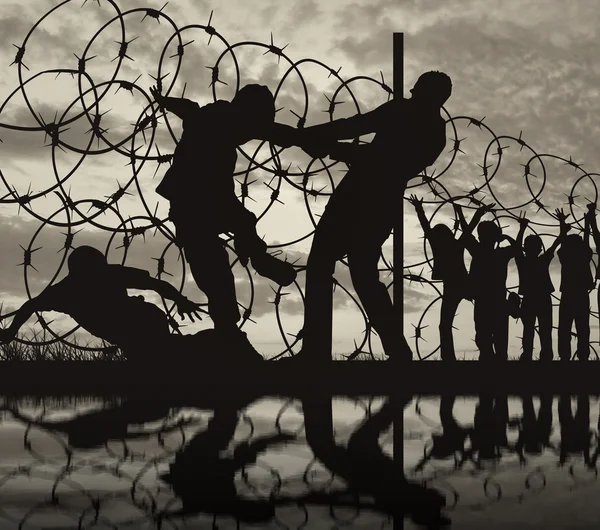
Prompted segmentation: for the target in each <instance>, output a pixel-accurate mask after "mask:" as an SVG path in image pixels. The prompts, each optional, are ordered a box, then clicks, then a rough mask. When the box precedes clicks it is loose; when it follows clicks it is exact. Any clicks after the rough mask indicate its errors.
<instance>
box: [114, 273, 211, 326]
mask: <svg viewBox="0 0 600 530" xmlns="http://www.w3.org/2000/svg"><path fill="white" fill-rule="evenodd" d="M120 273H121V274H122V275H123V276H124V278H123V279H124V283H125V285H126V287H127V288H128V289H138V290H140V291H154V292H155V293H157V294H159V295H160V296H162V297H163V298H166V299H167V300H173V302H175V304H177V310H178V312H179V314H180V315H181V317H182V318H183V316H184V315H185V314H187V315H188V316H189V317H190V320H191V321H192V322H194V318H193V316H192V315H195V316H196V317H197V318H198V319H200V318H201V317H200V315H199V313H198V311H199V309H200V306H199V305H198V304H196V303H195V302H192V301H191V300H189V299H188V298H187V297H185V296H184V295H182V294H181V293H180V292H179V291H178V290H177V289H175V287H173V286H172V285H171V284H170V283H168V282H165V281H164V280H159V279H158V278H152V277H151V276H150V274H149V272H148V271H146V270H143V269H135V268H133V267H121V268H120Z"/></svg>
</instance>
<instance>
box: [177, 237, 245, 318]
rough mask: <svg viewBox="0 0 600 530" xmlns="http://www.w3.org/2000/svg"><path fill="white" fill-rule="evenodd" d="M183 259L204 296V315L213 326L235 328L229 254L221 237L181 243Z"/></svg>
mask: <svg viewBox="0 0 600 530" xmlns="http://www.w3.org/2000/svg"><path fill="white" fill-rule="evenodd" d="M184 253H185V259H186V261H187V263H188V265H189V267H190V271H191V273H192V276H193V278H194V281H195V282H196V285H197V286H198V288H199V289H200V290H201V291H202V292H203V293H204V294H205V295H206V297H207V298H208V314H209V315H210V317H211V318H212V320H213V322H214V326H215V329H217V330H219V329H222V328H224V329H226V330H230V329H232V328H236V327H237V323H238V321H239V320H240V311H239V308H238V304H237V296H236V292H235V281H234V276H233V273H232V271H231V267H230V265H229V256H228V254H227V250H226V248H225V246H224V243H223V241H222V240H221V238H220V237H219V236H218V235H216V234H214V235H212V236H204V237H198V238H197V239H195V240H194V241H193V242H186V244H185V246H184Z"/></svg>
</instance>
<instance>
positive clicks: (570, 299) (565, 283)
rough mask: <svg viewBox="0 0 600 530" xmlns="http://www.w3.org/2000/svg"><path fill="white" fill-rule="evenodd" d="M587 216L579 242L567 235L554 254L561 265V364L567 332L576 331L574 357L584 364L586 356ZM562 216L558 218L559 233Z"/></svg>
mask: <svg viewBox="0 0 600 530" xmlns="http://www.w3.org/2000/svg"><path fill="white" fill-rule="evenodd" d="M590 213H591V212H588V214H587V215H586V216H585V225H584V231H583V232H584V234H583V238H582V237H581V236H579V235H577V234H571V235H568V236H566V237H565V238H564V240H563V242H562V245H561V246H560V249H559V251H558V258H559V260H560V264H561V274H560V304H559V308H558V354H559V355H560V360H561V361H569V360H571V329H572V327H573V323H574V324H575V328H576V330H577V352H576V354H577V357H578V359H579V360H580V361H587V359H588V357H589V355H590V295H589V293H590V291H591V290H592V289H593V288H594V278H593V276H592V271H591V268H590V264H591V261H592V256H593V253H592V249H591V248H590V245H589V237H590V226H589V225H590V223H589V221H590V219H589V217H590ZM565 219H566V216H565V215H564V214H563V215H561V216H560V218H559V221H560V224H561V230H566V228H564V225H565V224H566V223H565Z"/></svg>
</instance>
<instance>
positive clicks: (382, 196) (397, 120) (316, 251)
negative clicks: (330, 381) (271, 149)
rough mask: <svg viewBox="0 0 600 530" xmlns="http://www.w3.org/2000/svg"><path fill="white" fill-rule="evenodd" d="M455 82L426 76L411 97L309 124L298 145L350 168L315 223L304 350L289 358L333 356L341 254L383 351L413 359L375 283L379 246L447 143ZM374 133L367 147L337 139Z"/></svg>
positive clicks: (383, 292) (384, 289)
mask: <svg viewBox="0 0 600 530" xmlns="http://www.w3.org/2000/svg"><path fill="white" fill-rule="evenodd" d="M451 91H452V83H451V81H450V78H449V77H448V76H447V75H446V74H444V73H441V72H427V73H425V74H423V75H422V76H421V77H420V78H419V79H418V81H417V83H416V84H415V86H414V88H413V89H412V90H411V92H412V97H411V98H410V99H403V98H395V99H394V100H392V101H389V102H387V103H384V104H383V105H381V106H380V107H378V108H377V109H375V110H373V111H371V112H368V113H366V114H362V115H361V114H359V115H357V116H354V117H351V118H349V119H340V120H336V121H333V122H330V123H325V124H321V125H316V126H313V127H307V128H305V129H304V130H303V132H302V134H303V135H304V136H303V140H302V142H301V143H300V144H299V145H300V146H301V147H302V148H303V149H304V150H305V151H306V152H307V153H308V154H309V155H311V156H318V157H324V156H327V155H329V156H330V157H333V158H339V159H342V160H346V161H347V162H348V164H349V166H350V170H349V172H348V173H347V174H346V176H345V177H344V179H343V180H342V182H341V183H340V184H339V186H338V187H337V188H336V190H335V192H334V193H333V195H332V196H331V198H330V199H329V202H328V204H327V206H326V208H325V211H324V213H323V215H322V217H321V219H320V221H319V223H318V225H317V227H316V230H315V234H314V238H313V242H312V247H311V250H310V255H309V258H308V261H307V268H306V297H305V316H304V328H303V345H302V351H301V352H300V353H298V354H297V355H296V356H295V357H294V358H296V359H309V360H315V359H316V360H323V359H324V360H328V359H330V358H331V345H332V310H333V301H332V299H333V273H334V269H335V264H336V262H337V261H338V260H340V259H342V258H343V257H344V256H345V255H347V256H348V266H349V269H350V274H351V277H352V284H353V286H354V289H355V291H356V293H357V295H358V297H359V299H360V301H361V303H362V305H363V307H364V309H365V312H366V313H367V316H368V319H369V323H370V325H371V326H372V327H373V329H374V330H375V331H376V332H377V334H378V336H379V338H380V339H381V342H382V345H383V348H384V351H385V354H386V355H387V356H388V357H390V356H395V357H396V358H397V359H399V358H402V359H410V358H411V352H410V348H409V347H408V344H407V342H406V340H405V339H404V336H403V334H402V331H401V326H400V325H399V323H398V322H396V321H395V317H394V311H393V306H392V302H391V300H390V296H389V294H388V290H387V287H386V286H385V284H383V283H382V282H380V281H379V271H378V263H379V257H380V254H381V247H382V245H383V243H384V242H385V241H386V240H387V238H388V237H389V235H390V233H391V230H392V228H393V226H394V224H395V223H396V222H397V205H398V202H399V201H401V200H402V197H403V195H404V190H405V189H406V185H407V182H408V181H409V180H410V179H412V178H414V177H416V176H417V175H419V173H421V172H423V171H424V170H425V169H426V168H427V167H428V166H431V165H432V164H434V163H435V161H436V160H437V158H438V156H439V155H440V154H441V152H442V150H443V149H444V146H445V145H446V123H445V120H444V119H443V118H442V116H441V115H440V109H441V107H442V105H443V104H444V103H445V101H446V100H447V99H448V98H449V97H450V94H451ZM370 133H375V137H374V138H373V140H372V142H371V143H370V144H369V145H362V146H355V145H347V144H346V145H344V144H340V143H337V142H336V141H337V140H343V139H350V138H356V137H359V136H361V135H364V134H370Z"/></svg>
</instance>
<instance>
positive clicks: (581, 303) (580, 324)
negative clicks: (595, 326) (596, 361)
mask: <svg viewBox="0 0 600 530" xmlns="http://www.w3.org/2000/svg"><path fill="white" fill-rule="evenodd" d="M575 329H576V330H577V358H578V359H579V360H580V361H587V360H588V358H589V356H590V296H589V294H588V293H587V291H586V292H583V293H581V294H580V295H579V296H578V297H577V306H576V308H575Z"/></svg>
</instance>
